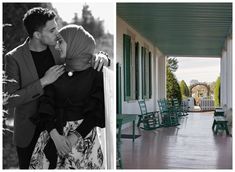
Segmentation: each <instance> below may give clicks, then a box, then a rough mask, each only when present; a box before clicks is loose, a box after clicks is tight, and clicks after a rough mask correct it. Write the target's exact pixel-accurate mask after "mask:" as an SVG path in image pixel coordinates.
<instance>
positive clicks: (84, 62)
mask: <svg viewBox="0 0 235 172" xmlns="http://www.w3.org/2000/svg"><path fill="white" fill-rule="evenodd" d="M60 34H61V36H62V37H63V38H64V40H65V41H66V43H67V52H66V59H65V62H66V69H67V70H72V71H82V70H85V69H87V68H89V67H91V66H92V57H93V53H94V50H95V44H96V43H95V39H94V38H93V36H92V35H91V34H90V33H89V32H87V31H86V30H85V29H84V28H83V27H82V26H78V25H67V26H65V27H63V28H62V29H61V30H60Z"/></svg>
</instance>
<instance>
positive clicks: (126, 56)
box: [123, 34, 132, 101]
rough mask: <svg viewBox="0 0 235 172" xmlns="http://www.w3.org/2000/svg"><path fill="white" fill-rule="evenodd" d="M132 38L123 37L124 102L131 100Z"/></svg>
mask: <svg viewBox="0 0 235 172" xmlns="http://www.w3.org/2000/svg"><path fill="white" fill-rule="evenodd" d="M131 56H132V49H131V37H130V36H129V35H126V34H124V35H123V62H124V100H125V101H128V100H131Z"/></svg>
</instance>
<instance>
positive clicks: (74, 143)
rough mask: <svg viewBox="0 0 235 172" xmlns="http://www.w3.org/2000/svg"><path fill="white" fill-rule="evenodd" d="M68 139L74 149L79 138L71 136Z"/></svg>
mask: <svg viewBox="0 0 235 172" xmlns="http://www.w3.org/2000/svg"><path fill="white" fill-rule="evenodd" d="M67 139H68V140H69V141H70V143H71V145H72V147H73V146H74V145H76V143H77V141H78V137H77V136H76V135H75V134H70V135H68V136H67Z"/></svg>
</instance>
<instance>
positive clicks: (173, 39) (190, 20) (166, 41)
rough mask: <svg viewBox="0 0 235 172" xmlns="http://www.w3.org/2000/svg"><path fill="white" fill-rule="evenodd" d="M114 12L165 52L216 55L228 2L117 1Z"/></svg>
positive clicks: (226, 25) (228, 16) (228, 29)
mask: <svg viewBox="0 0 235 172" xmlns="http://www.w3.org/2000/svg"><path fill="white" fill-rule="evenodd" d="M117 15H118V16H119V17H121V18H122V19H123V20H124V21H126V22H127V23H128V24H129V25H130V26H132V27H133V28H134V29H135V30H137V31H138V32H139V33H140V34H141V35H142V36H144V37H145V38H147V39H148V40H150V41H151V42H152V43H153V44H154V45H155V46H157V47H158V48H159V49H160V50H161V51H162V52H163V53H164V54H165V55H168V56H194V57H220V56H221V50H222V49H223V47H224V43H225V39H226V37H227V36H228V35H231V34H232V3H117Z"/></svg>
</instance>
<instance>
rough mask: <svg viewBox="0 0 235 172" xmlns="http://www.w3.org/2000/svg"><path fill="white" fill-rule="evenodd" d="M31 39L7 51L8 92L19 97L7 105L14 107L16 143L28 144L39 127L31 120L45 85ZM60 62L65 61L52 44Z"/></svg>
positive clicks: (6, 89) (18, 144)
mask: <svg viewBox="0 0 235 172" xmlns="http://www.w3.org/2000/svg"><path fill="white" fill-rule="evenodd" d="M28 40H29V39H26V41H25V42H24V43H23V44H22V45H20V46H18V47H16V48H15V49H13V50H12V51H10V52H9V53H7V55H6V57H5V72H6V75H7V77H8V78H9V79H14V80H16V82H7V84H6V85H5V87H4V92H8V94H10V95H16V97H13V98H10V99H9V100H8V104H7V107H8V108H14V137H13V138H14V139H13V140H14V144H15V145H16V146H18V147H22V148H23V147H27V146H28V145H29V143H30V141H31V140H32V138H33V135H34V131H35V128H36V126H35V125H34V124H33V123H32V122H31V121H30V120H29V117H31V116H33V115H35V113H36V112H37V108H38V98H39V97H40V96H41V95H42V94H43V88H42V86H41V83H40V80H39V78H38V74H37V70H36V67H35V65H34V61H33V58H32V55H31V53H30V50H29V46H28ZM50 50H51V52H52V54H53V57H54V60H55V63H56V64H61V63H63V60H62V59H60V58H59V54H58V52H57V51H56V50H55V49H54V47H50Z"/></svg>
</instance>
